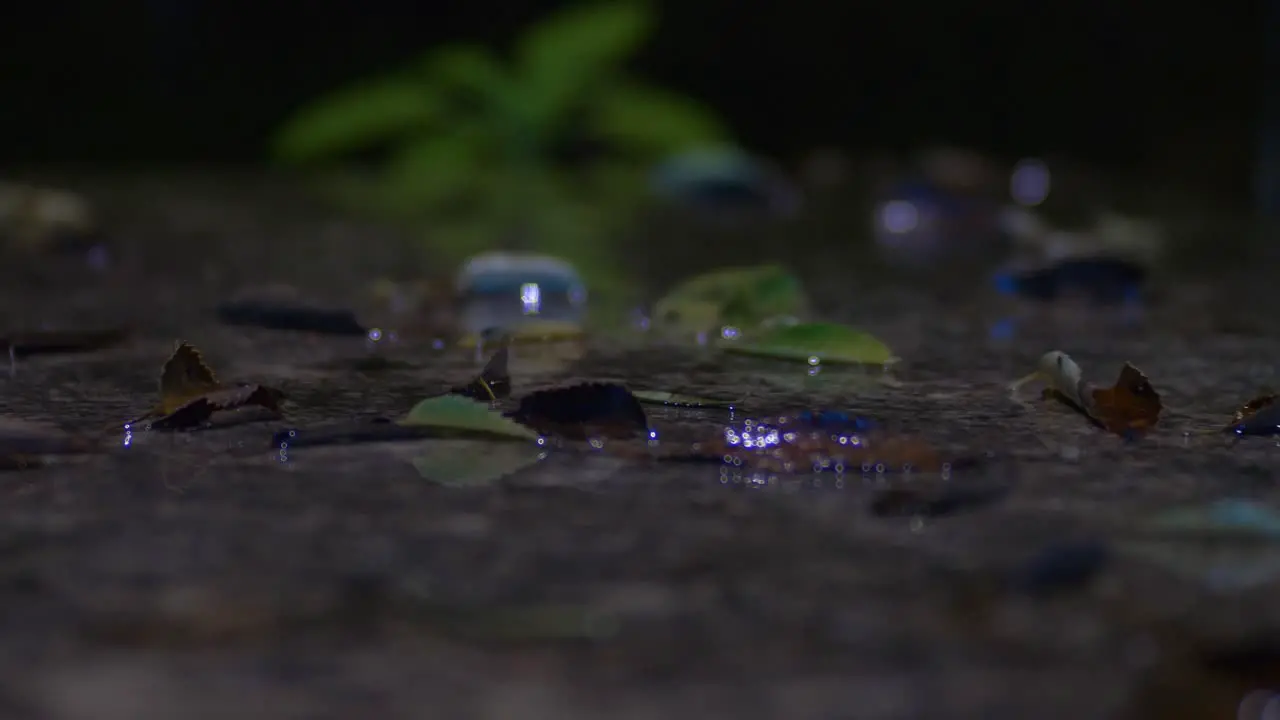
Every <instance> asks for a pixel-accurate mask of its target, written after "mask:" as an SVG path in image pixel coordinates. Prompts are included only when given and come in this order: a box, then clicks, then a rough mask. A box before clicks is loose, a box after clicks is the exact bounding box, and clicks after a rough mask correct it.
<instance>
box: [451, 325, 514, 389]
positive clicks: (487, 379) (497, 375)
mask: <svg viewBox="0 0 1280 720" xmlns="http://www.w3.org/2000/svg"><path fill="white" fill-rule="evenodd" d="M510 356H511V353H510V342H509V341H505V340H504V342H503V344H502V347H500V348H498V351H497V352H495V353H494V354H493V357H491V358H489V362H488V363H486V364H485V366H484V370H482V371H481V372H480V374H479V375H478V376H476V378H475V379H474V380H472V381H471V382H469V383H467V384H466V385H463V386H461V387H456V388H453V389H451V390H449V394H451V395H461V396H463V397H469V398H471V399H473V400H479V401H481V402H495V401H497V400H505V399H506V398H509V397H511V372H510V370H509V369H508V363H509V361H510V360H509V359H510Z"/></svg>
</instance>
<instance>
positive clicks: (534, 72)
mask: <svg viewBox="0 0 1280 720" xmlns="http://www.w3.org/2000/svg"><path fill="white" fill-rule="evenodd" d="M652 15H653V14H652V11H651V9H650V7H649V5H648V4H647V3H645V2H643V1H642V0H604V1H602V2H591V3H587V4H579V5H575V6H573V7H570V8H568V9H566V10H562V11H561V12H559V13H557V14H555V15H553V16H551V17H550V18H547V19H546V20H544V21H542V22H541V23H539V24H538V25H536V26H534V27H533V28H531V29H530V30H529V31H528V33H527V34H525V35H524V36H523V37H522V38H521V39H520V40H519V41H518V42H517V45H516V49H515V58H516V68H517V70H516V72H517V73H518V74H519V76H520V78H521V81H522V84H523V87H524V89H525V93H526V94H525V97H524V102H525V103H526V104H527V107H528V109H529V111H530V117H531V119H532V120H533V122H534V123H535V129H536V132H539V133H546V132H549V131H550V128H552V127H554V126H555V125H556V124H557V123H558V122H559V121H560V120H561V119H562V118H563V116H564V114H566V113H568V112H570V111H571V110H572V109H573V104H574V103H575V102H576V101H578V100H581V99H583V96H584V94H585V93H587V92H589V91H590V90H591V88H592V86H593V85H595V84H596V83H598V82H599V81H600V80H601V79H603V78H606V77H609V76H610V75H612V74H614V73H616V72H617V70H618V69H619V67H620V66H621V64H622V63H623V62H624V61H626V60H627V59H628V58H629V57H630V56H632V55H633V54H635V52H636V51H637V50H639V48H640V45H641V43H643V42H644V40H645V38H646V37H647V36H648V34H649V32H650V31H651V30H652V28H653V24H654V18H653V16H652Z"/></svg>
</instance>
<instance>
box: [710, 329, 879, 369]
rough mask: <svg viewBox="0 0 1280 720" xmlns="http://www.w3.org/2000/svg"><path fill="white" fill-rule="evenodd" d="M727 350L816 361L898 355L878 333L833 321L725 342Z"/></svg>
mask: <svg viewBox="0 0 1280 720" xmlns="http://www.w3.org/2000/svg"><path fill="white" fill-rule="evenodd" d="M722 347H723V348H724V350H725V351H726V352H734V353H740V354H743V355H754V356H757V357H769V358H776V359H779V360H798V361H801V362H808V363H810V364H815V359H816V362H817V363H847V364H853V365H885V364H889V363H892V362H894V361H895V360H896V359H897V358H895V357H894V356H893V352H892V351H891V350H890V349H889V346H887V345H885V344H884V343H883V342H881V341H880V340H878V339H877V338H876V337H875V336H873V335H871V334H869V333H865V332H862V331H861V330H855V329H853V328H850V327H846V326H844V325H836V324H834V323H801V324H799V325H787V326H782V327H776V328H773V329H770V330H766V331H763V332H762V333H760V334H759V335H757V336H756V337H753V338H750V339H744V340H737V341H729V342H725V343H723V344H722Z"/></svg>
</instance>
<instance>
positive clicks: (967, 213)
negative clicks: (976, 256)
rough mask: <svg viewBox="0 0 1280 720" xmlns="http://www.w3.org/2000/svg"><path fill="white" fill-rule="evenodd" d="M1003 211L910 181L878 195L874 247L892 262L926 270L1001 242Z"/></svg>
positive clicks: (983, 200)
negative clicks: (942, 261)
mask: <svg viewBox="0 0 1280 720" xmlns="http://www.w3.org/2000/svg"><path fill="white" fill-rule="evenodd" d="M999 210H1000V205H999V203H997V202H996V201H994V200H992V199H989V198H985V197H982V196H980V195H978V194H975V193H966V192H959V191H953V190H948V189H946V188H945V187H943V186H942V185H940V184H938V183H935V182H932V181H930V180H929V179H927V178H924V177H913V178H908V179H905V180H901V181H898V182H896V183H894V184H892V185H890V186H889V187H888V188H886V189H885V190H884V191H883V192H881V193H880V194H879V198H878V201H877V203H876V213H875V219H874V223H873V230H874V233H875V239H876V244H877V245H878V246H879V247H880V249H881V252H882V253H883V254H884V255H885V256H886V258H887V259H888V260H890V261H891V262H894V263H898V264H906V265H927V264H930V263H933V262H937V261H939V260H942V259H945V258H947V257H954V256H956V255H959V254H964V253H967V252H972V251H974V250H978V249H981V248H982V247H984V246H987V245H990V244H993V243H995V242H996V241H998V240H999V239H1000V238H1001V232H1000V230H999V226H998V222H997V219H998V216H999Z"/></svg>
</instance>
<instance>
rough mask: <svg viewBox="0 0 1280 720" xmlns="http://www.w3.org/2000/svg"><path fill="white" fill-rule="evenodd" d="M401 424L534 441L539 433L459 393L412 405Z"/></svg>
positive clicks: (428, 399)
mask: <svg viewBox="0 0 1280 720" xmlns="http://www.w3.org/2000/svg"><path fill="white" fill-rule="evenodd" d="M400 424H401V425H417V426H421V427H432V428H439V429H441V430H457V431H459V432H468V433H476V434H482V435H489V436H492V437H495V438H502V439H507V440H534V439H537V437H538V434H537V433H536V432H534V431H533V430H530V429H529V428H527V427H525V426H524V425H521V424H520V423H517V422H516V421H514V420H512V419H511V418H508V417H503V415H502V414H501V413H499V412H497V411H495V410H492V409H490V407H489V406H488V405H487V404H486V403H481V402H476V401H475V400H471V399H469V398H465V397H461V396H458V395H440V396H438V397H431V398H427V399H426V400H423V401H422V402H419V403H418V404H417V405H414V406H413V409H412V410H410V411H409V414H408V415H406V416H405V417H404V419H403V420H401V421H400Z"/></svg>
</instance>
